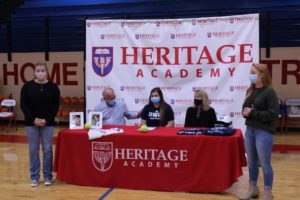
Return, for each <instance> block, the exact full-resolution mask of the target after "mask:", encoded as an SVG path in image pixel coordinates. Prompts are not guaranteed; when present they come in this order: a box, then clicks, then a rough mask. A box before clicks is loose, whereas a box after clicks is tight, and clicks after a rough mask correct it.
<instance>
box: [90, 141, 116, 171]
mask: <svg viewBox="0 0 300 200" xmlns="http://www.w3.org/2000/svg"><path fill="white" fill-rule="evenodd" d="M92 160H93V164H94V167H95V168H96V169H97V170H99V171H100V172H105V171H107V170H109V169H110V168H111V165H112V163H113V143H112V142H93V143H92Z"/></svg>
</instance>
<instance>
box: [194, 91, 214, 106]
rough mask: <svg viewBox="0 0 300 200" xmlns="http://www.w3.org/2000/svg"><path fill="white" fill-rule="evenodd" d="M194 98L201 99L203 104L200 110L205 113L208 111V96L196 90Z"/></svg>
mask: <svg viewBox="0 0 300 200" xmlns="http://www.w3.org/2000/svg"><path fill="white" fill-rule="evenodd" d="M194 97H196V98H201V99H202V102H203V104H202V109H203V110H205V111H206V110H209V109H210V106H209V100H208V95H207V93H206V92H205V91H204V90H196V91H195V93H194ZM194 107H196V105H195V104H194Z"/></svg>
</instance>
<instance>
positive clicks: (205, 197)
mask: <svg viewBox="0 0 300 200" xmlns="http://www.w3.org/2000/svg"><path fill="white" fill-rule="evenodd" d="M62 128H67V127H64V126H61V127H57V128H56V133H55V136H57V133H58V132H59V131H60V130H61V129H62ZM54 149H55V146H54ZM274 150H275V151H274V153H273V157H272V161H273V170H274V186H273V194H274V197H275V198H274V199H278V200H297V199H299V197H300V182H299V180H300V133H299V132H289V134H287V135H286V134H279V133H277V134H276V135H275V145H274ZM0 155H1V157H0V163H1V164H0V199H1V200H2V199H3V200H24V199H38V200H40V199H43V200H69V199H70V200H73V199H74V200H98V199H99V200H102V199H105V200H196V199H201V200H219V199H220V200H221V199H224V200H231V199H238V197H239V195H241V194H242V193H243V192H245V191H246V190H247V187H248V183H247V181H248V170H247V167H245V168H243V174H244V175H243V176H241V177H240V178H239V180H238V181H237V182H236V183H235V184H233V185H232V187H231V188H228V189H227V190H226V191H224V192H223V193H218V194H206V193H179V192H159V191H144V190H125V189H118V188H98V187H82V186H76V185H70V184H66V183H63V182H59V181H56V180H55V179H54V184H53V185H52V186H48V187H46V186H44V185H43V183H41V184H40V185H39V186H38V187H35V188H31V187H29V181H30V178H29V172H28V169H29V163H28V145H27V143H26V136H25V133H24V128H23V127H21V126H19V127H18V131H15V130H14V129H13V128H10V129H9V132H7V131H6V130H0ZM54 177H55V173H54ZM186 181H188V180H186ZM262 185H263V179H262V173H261V171H260V176H259V187H260V189H261V191H262V189H263V188H262Z"/></svg>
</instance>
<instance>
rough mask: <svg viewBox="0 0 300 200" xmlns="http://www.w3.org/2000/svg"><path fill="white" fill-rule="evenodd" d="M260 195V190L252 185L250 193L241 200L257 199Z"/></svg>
mask: <svg viewBox="0 0 300 200" xmlns="http://www.w3.org/2000/svg"><path fill="white" fill-rule="evenodd" d="M258 195H259V189H258V187H257V186H255V185H250V187H249V190H248V192H247V193H246V194H245V195H244V196H243V197H240V200H250V199H252V198H253V199H257V198H258Z"/></svg>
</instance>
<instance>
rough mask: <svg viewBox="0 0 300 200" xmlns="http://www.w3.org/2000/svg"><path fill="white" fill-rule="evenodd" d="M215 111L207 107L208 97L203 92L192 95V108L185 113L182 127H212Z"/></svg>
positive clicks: (198, 91)
mask: <svg viewBox="0 0 300 200" xmlns="http://www.w3.org/2000/svg"><path fill="white" fill-rule="evenodd" d="M216 121H217V117H216V113H215V110H214V109H213V108H212V107H210V106H209V102H208V95H207V93H206V92H205V91H203V90H196V91H195V93H194V106H193V107H189V108H188V109H187V111H186V116H185V122H184V127H207V128H208V127H214V124H215V122H216Z"/></svg>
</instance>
